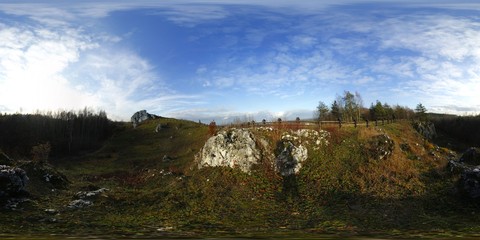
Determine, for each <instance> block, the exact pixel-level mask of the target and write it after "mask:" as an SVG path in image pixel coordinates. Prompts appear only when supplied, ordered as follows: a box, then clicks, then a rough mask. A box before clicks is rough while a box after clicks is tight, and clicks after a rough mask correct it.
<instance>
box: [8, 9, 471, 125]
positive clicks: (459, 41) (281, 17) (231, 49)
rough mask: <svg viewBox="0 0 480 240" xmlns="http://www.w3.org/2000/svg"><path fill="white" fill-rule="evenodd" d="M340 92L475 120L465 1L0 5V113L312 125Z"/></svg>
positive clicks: (468, 22) (469, 24) (365, 101)
mask: <svg viewBox="0 0 480 240" xmlns="http://www.w3.org/2000/svg"><path fill="white" fill-rule="evenodd" d="M345 90H347V91H351V92H355V91H357V92H359V93H360V94H361V96H362V98H363V101H364V103H365V106H366V107H368V106H370V103H372V102H375V101H376V100H380V101H382V102H387V103H389V104H391V105H395V104H400V105H402V106H408V107H411V108H414V107H415V106H416V104H417V103H423V104H424V105H425V106H426V107H427V109H428V110H429V111H430V112H441V113H455V114H480V3H476V2H475V1H463V2H462V1H413V0H412V1H355V0H330V1H329V0H326V1H313V0H312V1H307V0H306V1H285V0H266V1H253V0H229V1H227V0H203V1H195V0H176V1H168V0H166V1H153V0H138V1H102V2H101V3H98V2H97V1H30V2H29V1H11V2H5V1H0V112H2V113H5V112H7V113H14V112H23V113H28V112H33V111H36V110H42V111H46V110H57V109H81V108H84V107H90V108H92V109H103V110H106V112H107V114H108V116H109V117H110V118H112V119H116V120H129V118H130V116H131V115H132V114H133V113H134V112H135V111H137V110H141V109H146V110H148V111H149V112H151V113H155V114H158V115H161V116H167V117H176V118H184V119H191V120H198V119H202V120H207V119H216V120H217V121H219V122H222V121H229V119H230V120H231V119H232V118H233V117H235V116H246V115H249V116H253V117H256V118H260V119H261V118H266V117H267V118H268V117H271V118H272V119H273V118H274V117H277V116H283V117H285V118H287V119H294V118H295V117H296V116H300V117H302V118H311V117H312V112H313V111H314V109H315V107H316V106H317V105H318V102H319V101H323V102H325V103H327V104H330V103H331V102H332V101H333V100H334V99H335V96H336V95H337V94H342V93H343V92H344V91H345Z"/></svg>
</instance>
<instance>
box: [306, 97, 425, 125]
mask: <svg viewBox="0 0 480 240" xmlns="http://www.w3.org/2000/svg"><path fill="white" fill-rule="evenodd" d="M415 115H416V113H415V112H414V111H413V110H412V109H410V108H408V107H404V106H400V105H395V106H390V105H389V104H387V103H383V104H382V102H380V101H378V100H377V101H376V102H375V104H373V103H372V104H371V106H370V108H365V107H364V106H363V100H362V96H361V95H360V93H358V92H355V93H351V92H349V91H344V93H343V95H337V97H336V99H335V100H334V101H333V102H332V104H331V105H330V106H329V105H327V104H325V103H324V102H322V101H320V102H319V104H318V106H317V109H316V111H315V118H316V119H317V120H318V121H340V122H359V121H361V120H363V121H377V120H396V119H412V118H413V117H414V116H415Z"/></svg>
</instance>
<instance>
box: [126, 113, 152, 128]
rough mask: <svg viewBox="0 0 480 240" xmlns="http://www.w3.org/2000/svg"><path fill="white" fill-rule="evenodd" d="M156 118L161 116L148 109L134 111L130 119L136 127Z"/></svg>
mask: <svg viewBox="0 0 480 240" xmlns="http://www.w3.org/2000/svg"><path fill="white" fill-rule="evenodd" d="M155 118H159V116H157V115H155V114H150V113H148V112H147V110H140V111H138V112H136V113H134V114H133V115H132V117H131V118H130V120H131V121H132V124H133V127H134V128H136V127H137V126H138V125H139V124H140V123H142V122H144V121H147V120H149V119H155Z"/></svg>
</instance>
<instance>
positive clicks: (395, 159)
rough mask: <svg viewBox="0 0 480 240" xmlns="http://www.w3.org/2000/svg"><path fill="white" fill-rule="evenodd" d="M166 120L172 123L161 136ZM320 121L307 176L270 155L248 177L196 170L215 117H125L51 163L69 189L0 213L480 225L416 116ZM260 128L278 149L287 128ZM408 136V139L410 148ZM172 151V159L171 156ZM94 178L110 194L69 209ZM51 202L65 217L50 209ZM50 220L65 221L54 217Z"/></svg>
mask: <svg viewBox="0 0 480 240" xmlns="http://www.w3.org/2000/svg"><path fill="white" fill-rule="evenodd" d="M158 124H162V125H163V126H166V127H165V128H163V129H162V130H160V132H158V133H156V132H155V131H154V130H155V128H156V126H157V125H158ZM323 129H324V130H327V131H329V133H330V139H329V142H330V143H329V144H328V145H327V146H323V147H321V148H320V149H318V150H314V149H310V148H309V149H308V150H309V158H308V159H307V161H306V162H305V163H304V165H303V168H302V170H301V171H300V173H299V174H298V175H296V176H293V177H288V178H282V177H281V176H279V175H278V174H276V173H275V171H274V169H273V167H272V162H271V161H272V159H268V158H265V159H263V160H262V162H261V163H260V164H259V165H257V166H255V168H254V169H253V170H252V172H251V173H250V174H248V173H243V172H241V171H240V170H238V169H230V168H225V167H214V168H202V169H197V168H196V163H195V162H194V161H193V159H194V155H195V154H196V153H198V151H199V150H200V148H201V147H202V146H203V144H204V142H205V141H206V139H207V138H208V135H209V134H208V127H207V126H204V125H199V124H196V123H193V122H187V121H181V120H175V119H166V118H162V119H156V120H153V121H149V122H147V123H146V124H143V125H140V126H139V127H137V128H136V129H133V128H131V127H130V126H128V125H125V126H124V127H123V130H121V131H119V132H117V133H116V134H115V135H114V136H113V137H112V138H111V139H110V140H109V141H108V142H107V143H106V144H105V145H104V146H103V148H101V149H100V150H98V151H97V152H95V153H90V154H87V155H84V156H81V157H77V158H72V159H62V160H58V161H54V164H55V165H56V167H57V168H58V169H60V171H62V172H63V173H64V174H65V175H66V176H67V177H68V178H69V179H70V181H71V182H72V183H71V184H70V186H69V188H68V189H66V190H57V191H54V192H45V193H44V194H43V195H41V196H40V195H37V196H36V198H34V199H33V200H32V201H31V202H29V203H25V204H24V205H23V208H24V209H23V210H19V211H10V212H1V213H0V214H1V217H2V219H4V221H2V223H1V224H0V231H1V232H3V233H66V234H71V233H72V229H75V233H81V234H102V233H103V234H105V233H111V234H119V235H131V236H142V235H149V236H165V235H166V236H170V235H172V236H183V237H188V236H265V235H269V236H278V234H285V235H286V236H289V235H292V234H293V235H295V234H300V233H302V234H307V235H306V236H312V235H316V234H325V233H326V234H342V236H351V235H371V234H374V235H377V236H406V237H409V236H410V237H412V236H413V237H415V236H427V235H428V236H430V235H431V236H440V235H441V234H446V235H445V236H454V235H458V234H460V233H462V234H467V235H468V234H475V233H476V232H478V230H480V229H479V227H478V226H477V225H478V224H477V223H478V221H479V220H480V219H479V217H478V215H477V214H472V212H478V211H479V206H478V204H477V203H475V202H471V201H465V200H463V199H461V198H459V197H457V196H456V195H455V194H453V193H452V189H453V187H454V186H455V181H456V179H457V176H453V175H451V174H449V173H447V172H446V170H445V166H446V163H447V160H446V159H447V153H448V151H447V150H445V149H442V148H437V147H436V146H435V145H433V144H432V143H429V142H425V141H424V140H423V139H422V138H421V137H420V136H419V135H418V134H417V133H416V132H415V131H414V130H413V129H412V128H411V126H410V125H409V123H408V122H396V123H393V124H388V125H385V126H381V127H370V128H368V129H367V128H365V127H359V128H353V127H349V126H344V127H342V129H338V128H337V127H335V126H326V127H325V128H323ZM283 130H286V129H282V131H283ZM253 131H255V134H256V136H257V137H258V138H264V139H265V140H266V141H267V142H269V143H270V146H275V143H276V141H278V139H279V138H280V137H281V133H280V132H279V130H273V131H263V130H258V129H257V130H253ZM379 134H387V135H388V136H390V138H391V139H392V140H393V141H394V143H395V147H394V152H393V155H392V156H391V157H390V158H388V159H386V160H381V161H376V160H372V159H369V158H368V154H366V152H365V151H366V150H365V147H364V146H365V144H367V142H368V140H369V139H370V138H372V137H373V136H376V135H379ZM400 144H407V145H408V146H409V147H410V150H409V152H408V153H407V152H404V151H402V150H401V148H400ZM430 145H431V146H430ZM432 152H434V153H435V154H433V155H432V154H431V153H432ZM165 155H167V156H169V157H170V158H171V160H170V161H163V156H165ZM411 156H417V157H418V158H415V159H412V158H411ZM92 186H94V187H106V188H109V189H110V191H109V192H107V193H106V194H105V195H104V196H102V197H100V198H99V199H96V200H94V205H93V206H91V207H88V208H84V209H79V210H70V209H67V208H66V207H65V206H66V205H67V204H68V203H69V202H70V201H71V200H72V197H73V196H74V194H75V193H76V192H77V191H79V190H84V189H86V188H89V187H92ZM47 208H54V209H57V210H59V211H60V214H59V215H53V216H49V215H47V214H46V213H45V212H44V210H45V209H47ZM51 218H55V219H56V220H57V221H56V222H54V223H49V219H51ZM159 229H160V230H162V231H159ZM309 234H311V235H309Z"/></svg>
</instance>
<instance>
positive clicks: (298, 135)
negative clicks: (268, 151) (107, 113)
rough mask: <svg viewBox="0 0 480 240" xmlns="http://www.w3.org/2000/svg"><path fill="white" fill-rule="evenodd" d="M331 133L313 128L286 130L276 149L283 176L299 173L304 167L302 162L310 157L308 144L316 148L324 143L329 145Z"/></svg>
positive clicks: (278, 166)
mask: <svg viewBox="0 0 480 240" xmlns="http://www.w3.org/2000/svg"><path fill="white" fill-rule="evenodd" d="M328 136H329V133H328V132H326V131H321V132H318V131H315V130H311V129H300V130H297V131H290V132H285V133H284V134H283V135H282V139H281V140H280V141H279V142H278V143H277V148H276V150H275V153H276V154H275V155H276V158H275V160H276V161H275V166H276V169H277V171H278V172H279V173H280V174H281V175H282V176H290V175H293V174H297V173H298V172H299V171H300V169H301V168H302V163H303V162H304V161H305V160H307V158H308V149H307V147H306V146H312V148H313V149H314V150H316V149H318V148H319V147H320V146H322V145H328V140H327V138H328Z"/></svg>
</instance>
